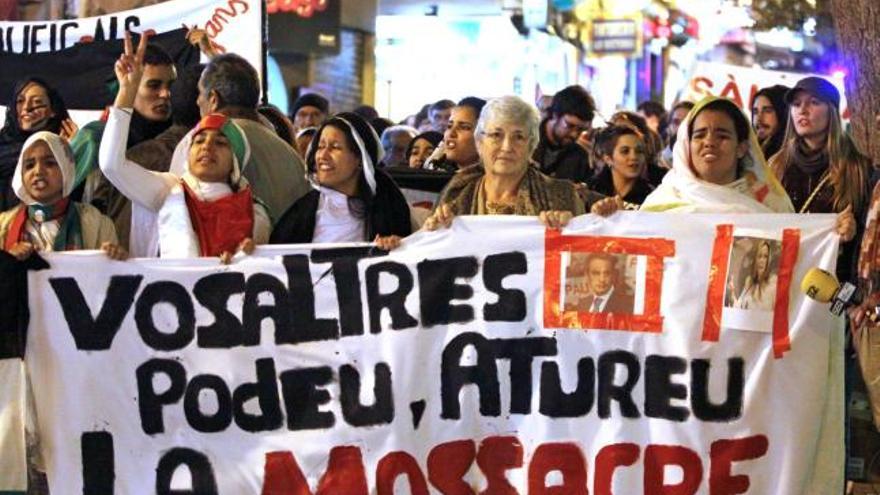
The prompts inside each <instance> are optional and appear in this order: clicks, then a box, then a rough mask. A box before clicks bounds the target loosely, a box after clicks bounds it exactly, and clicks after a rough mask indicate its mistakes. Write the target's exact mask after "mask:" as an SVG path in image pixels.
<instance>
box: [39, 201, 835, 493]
mask: <svg viewBox="0 0 880 495" xmlns="http://www.w3.org/2000/svg"><path fill="white" fill-rule="evenodd" d="M833 224H834V217H833V216H831V215H726V216H723V215H699V214H692V215H688V216H687V217H684V216H683V215H675V214H650V213H621V214H616V215H614V216H612V217H611V218H609V219H599V218H596V217H592V216H584V217H580V218H577V219H575V220H574V221H573V222H572V224H571V225H570V226H569V228H566V229H565V230H563V231H562V232H559V231H545V230H544V229H543V227H542V226H541V225H540V224H539V223H538V221H537V220H536V219H534V218H529V217H464V218H459V219H457V220H456V221H455V223H454V225H453V227H452V228H451V229H448V230H443V231H440V232H437V233H418V234H416V235H414V236H413V237H411V238H410V239H408V240H407V241H406V242H405V243H404V246H402V247H401V248H400V249H399V250H395V251H394V252H392V253H391V254H389V255H383V253H381V252H378V251H376V250H375V249H373V248H371V247H369V246H366V245H358V246H351V245H349V246H335V247H334V246H318V245H314V246H293V247H267V248H260V249H258V251H257V253H256V255H255V256H251V257H246V258H243V259H241V260H239V261H237V262H236V263H235V264H233V265H232V266H219V265H218V264H217V261H216V260H207V259H203V260H180V261H173V260H130V261H127V262H111V261H107V260H106V258H104V257H103V256H102V255H100V254H68V255H51V256H49V257H48V260H49V262H50V264H51V265H52V267H53V268H52V269H51V270H46V271H42V272H34V273H32V274H31V275H30V279H29V283H30V308H31V315H32V317H31V325H30V329H29V332H30V334H29V337H28V345H27V354H26V363H27V369H28V373H29V374H30V379H31V383H32V386H33V391H34V394H35V401H36V413H37V418H38V426H39V431H40V434H41V441H42V444H43V448H44V452H43V453H44V457H45V459H46V463H47V468H48V476H49V482H50V488H51V491H52V493H53V495H63V494H80V493H124V494H136V493H172V490H187V489H191V490H193V493H200V494H213V493H216V494H252V493H253V494H256V493H263V494H312V493H324V494H367V493H378V494H391V493H400V494H403V493H413V494H427V493H447V494H452V493H456V494H458V493H477V492H481V491H482V492H483V493H492V494H498V493H511V494H512V493H523V494H525V493H530V494H550V493H565V494H586V493H588V492H589V493H591V494H597V495H607V494H611V493H615V494H640V493H644V494H650V495H658V494H676V495H678V494H695V493H707V494H712V495H721V494H738V493H752V494H771V493H772V494H798V495H803V494H828V493H836V492H837V491H839V490H840V488H841V487H842V485H843V392H842V389H843V387H842V384H843V365H842V363H843V329H842V328H841V321H840V320H839V319H837V318H835V317H833V316H832V315H831V314H830V313H829V312H828V308H827V306H822V305H820V304H818V303H815V302H812V301H810V300H807V299H805V298H804V297H803V296H802V295H801V294H800V293H799V292H798V289H797V287H798V286H799V284H800V280H801V278H802V277H803V276H804V274H805V273H806V272H807V271H808V270H809V269H810V268H812V267H814V266H818V267H820V268H824V269H826V270H833V267H834V265H835V261H836V258H837V236H836V235H834V234H833V233H832V226H833ZM770 281H772V282H770ZM583 284H586V285H587V286H588V290H587V291H586V292H585V291H583V290H575V286H576V285H577V286H579V289H582V288H583V287H582V286H583ZM771 285H772V287H773V292H774V295H773V296H768V293H769V292H768V291H770V287H771ZM768 299H769V300H770V306H769V307H770V308H772V309H769V310H768V309H766V308H765V307H764V306H762V304H764V303H765V302H766V301H767V300H768ZM732 309H736V310H739V311H749V310H752V311H755V312H756V318H754V319H750V318H748V315H739V316H740V318H739V319H738V320H737V321H735V322H734V323H732V324H730V325H728V324H727V323H724V321H725V320H727V319H728V318H727V313H728V311H729V310H732ZM767 311H769V312H770V320H769V321H770V322H771V323H770V327H769V328H767V327H762V326H760V325H759V324H758V325H755V322H758V323H760V322H763V321H765V320H764V319H763V316H764V315H763V313H764V312H767Z"/></svg>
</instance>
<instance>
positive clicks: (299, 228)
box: [269, 170, 412, 244]
mask: <svg viewBox="0 0 880 495" xmlns="http://www.w3.org/2000/svg"><path fill="white" fill-rule="evenodd" d="M320 198H321V193H320V192H319V191H317V190H314V189H313V190H311V191H309V192H308V193H306V195H305V196H303V197H301V198H299V199H298V200H297V201H296V202H295V203H293V205H292V206H291V207H290V208H288V209H287V211H285V212H284V215H282V216H281V219H280V220H278V223H277V224H275V228H274V229H272V235H271V236H270V237H269V244H303V243H310V242H312V237H313V236H314V234H315V221H316V220H315V219H316V214H317V212H318V203H319V200H320ZM365 219H366V231H365V232H364V239H363V240H364V241H366V242H370V241H372V240H373V239H374V238H375V237H376V235H381V236H387V235H399V236H401V237H405V236H408V235H410V234H411V233H412V221H411V220H410V216H409V205H408V204H407V202H406V198H404V197H403V193H401V192H400V189H398V188H397V185H396V184H395V183H394V181H393V180H392V179H391V177H390V176H388V174H386V173H385V172H384V171H382V170H376V195H375V196H374V197H373V198H372V203H371V204H370V205H369V206H368V207H367V214H366V217H365Z"/></svg>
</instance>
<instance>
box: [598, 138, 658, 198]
mask: <svg viewBox="0 0 880 495" xmlns="http://www.w3.org/2000/svg"><path fill="white" fill-rule="evenodd" d="M595 152H596V156H598V157H601V160H602V162H603V163H604V165H605V166H604V167H602V170H601V171H600V172H599V173H598V174H596V176H595V177H593V178H592V179H590V181H589V182H588V183H587V186H588V187H589V188H590V189H592V190H593V191H595V192H597V193H599V194H604V195H605V196H620V198H621V199H623V200H624V201H626V202H627V203H631V204H634V205H640V204H642V202H643V201H645V198H646V197H647V196H648V194H650V193H651V191H653V190H654V187H653V186H652V185H651V184H650V183H649V182H648V181H647V180H646V179H645V178H643V177H642V173H643V172H644V170H645V166H646V163H647V161H646V157H645V141H644V138H643V137H642V136H641V134H639V132H638V131H637V130H636V129H634V128H633V127H630V126H624V125H609V126H608V127H605V128H603V129H601V130H600V131H599V132H597V133H596V138H595Z"/></svg>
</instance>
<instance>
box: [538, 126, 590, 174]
mask: <svg viewBox="0 0 880 495" xmlns="http://www.w3.org/2000/svg"><path fill="white" fill-rule="evenodd" d="M548 120H549V119H544V120H543V121H542V122H541V125H540V126H539V127H538V133H539V135H540V140H539V141H538V148H537V149H535V152H534V153H533V154H532V160H534V161H535V162H536V163H537V164H538V169H539V170H540V171H541V172H543V173H544V174H546V175H549V176H550V177H554V178H556V179H568V180H570V181H573V182H584V183H585V182H587V181H588V180H589V179H590V177H591V176H592V175H593V169H592V167H591V166H590V156H589V154H587V152H586V151H585V150H584V149H583V148H581V147H580V146H579V145H578V144H576V143H572V144H569V145H565V146H556V145H554V144H552V143H550V140H548V139H547V132H546V127H547V121H548Z"/></svg>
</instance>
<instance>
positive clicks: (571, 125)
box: [562, 117, 593, 133]
mask: <svg viewBox="0 0 880 495" xmlns="http://www.w3.org/2000/svg"><path fill="white" fill-rule="evenodd" d="M562 127H564V128H565V130H566V131H577V132H578V133H581V132H587V131H589V130H590V129H592V127H593V126H592V125H590V123H586V124H584V125H581V124H579V123H577V122H571V121H569V120H568V119H566V118H565V117H562Z"/></svg>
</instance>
